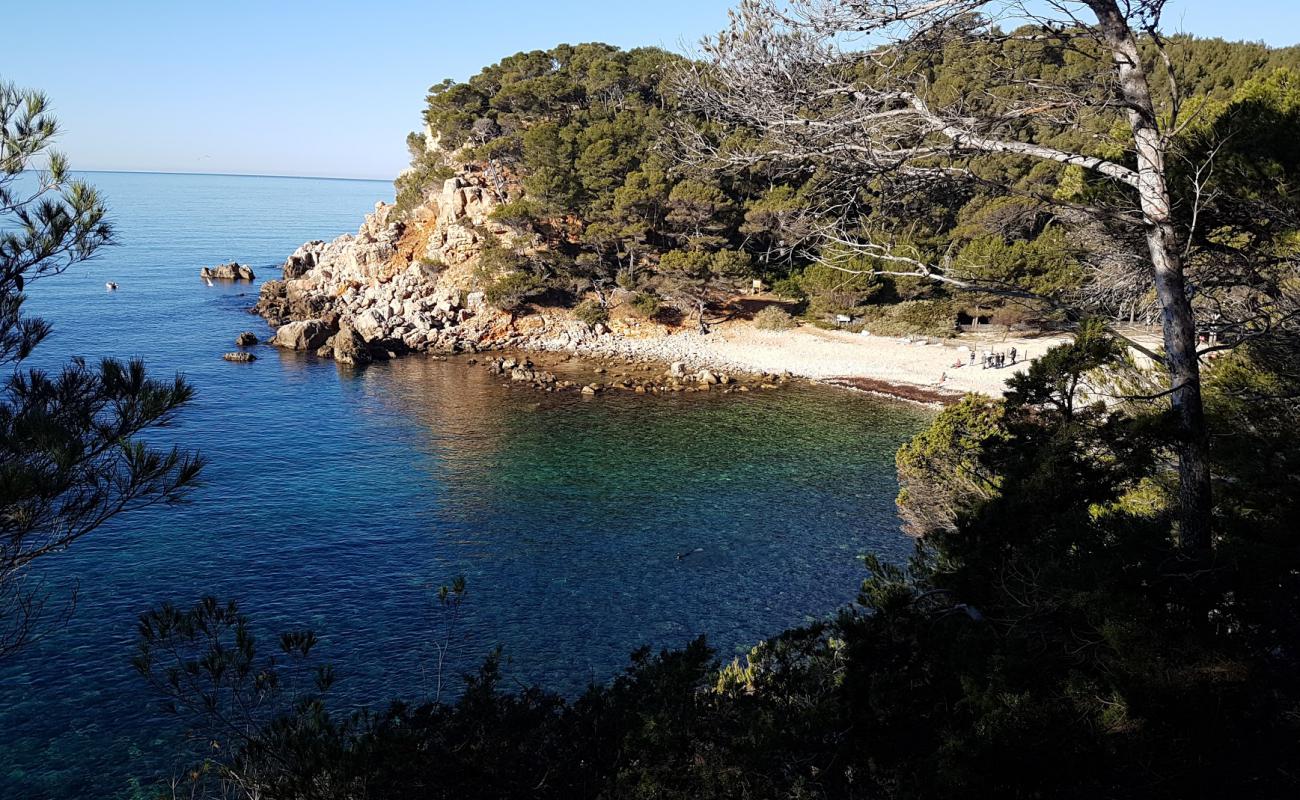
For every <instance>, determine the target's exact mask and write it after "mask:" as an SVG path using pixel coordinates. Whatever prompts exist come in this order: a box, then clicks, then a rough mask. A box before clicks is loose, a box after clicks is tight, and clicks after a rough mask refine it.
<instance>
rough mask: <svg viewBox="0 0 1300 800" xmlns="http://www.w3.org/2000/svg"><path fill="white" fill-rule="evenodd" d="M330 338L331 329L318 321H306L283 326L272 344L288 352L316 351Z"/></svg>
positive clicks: (276, 333)
mask: <svg viewBox="0 0 1300 800" xmlns="http://www.w3.org/2000/svg"><path fill="white" fill-rule="evenodd" d="M329 337H330V329H329V327H328V326H326V325H325V323H324V322H322V321H321V320H318V319H305V320H301V321H299V322H290V323H288V324H285V325H281V326H280V329H279V330H277V331H276V332H275V338H274V339H272V340H271V344H273V345H275V346H276V347H283V348H286V349H288V350H316V349H317V348H319V347H320V346H321V345H323V344H325V340H326V339H328V338H329Z"/></svg>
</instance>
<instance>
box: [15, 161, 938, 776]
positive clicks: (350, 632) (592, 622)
mask: <svg viewBox="0 0 1300 800" xmlns="http://www.w3.org/2000/svg"><path fill="white" fill-rule="evenodd" d="M87 177H89V178H90V179H91V180H92V181H93V182H94V183H95V184H96V185H97V186H99V187H100V188H101V190H103V191H104V192H105V193H106V194H107V196H108V199H109V202H110V204H111V207H112V209H113V212H114V216H115V219H116V221H117V224H118V229H119V235H120V239H121V245H120V246H119V247H116V248H113V249H112V250H111V251H110V252H108V253H106V254H105V255H104V256H103V257H101V258H99V259H98V260H96V261H95V262H93V263H92V264H89V265H81V266H78V267H75V268H74V269H73V270H71V271H70V272H69V273H67V274H65V275H63V276H60V277H57V278H52V279H50V280H46V281H41V282H37V283H36V284H34V285H33V286H32V287H31V288H30V294H31V299H30V301H29V310H30V311H31V312H32V313H38V314H40V315H42V316H45V317H46V318H47V319H49V320H50V321H51V322H53V323H54V325H55V334H54V335H53V336H52V337H51V338H50V339H49V340H48V341H47V342H46V344H44V345H43V346H42V347H41V349H40V350H39V351H38V355H37V357H36V358H34V359H33V361H34V362H38V363H39V364H40V365H44V366H55V365H57V364H59V363H61V362H62V361H63V360H65V359H66V358H67V357H69V356H72V355H83V356H86V357H88V358H98V357H101V356H106V355H111V356H120V357H128V356H136V355H139V356H143V357H144V358H145V359H146V361H147V363H148V364H149V366H150V368H151V369H152V370H153V371H154V372H155V373H157V374H170V373H171V372H176V371H179V372H183V373H185V374H186V375H187V376H188V378H189V379H190V381H191V382H192V383H193V384H194V385H195V386H196V388H197V389H198V399H197V400H196V401H195V402H194V403H193V405H192V407H190V408H189V409H187V410H186V411H185V413H184V415H183V418H182V421H181V422H180V424H178V425H177V426H175V427H174V428H171V429H169V430H166V431H163V432H162V433H161V435H160V436H157V437H155V438H157V439H158V440H159V441H164V442H176V443H178V444H180V445H182V446H184V447H188V448H194V449H198V450H201V451H202V452H203V453H204V454H205V455H206V456H207V457H208V458H209V460H210V462H211V465H210V466H209V468H208V469H207V471H206V474H205V485H204V486H203V487H202V488H201V489H200V490H198V491H197V492H196V493H195V494H194V495H193V500H192V502H190V503H188V504H186V505H184V506H182V507H180V508H156V509H150V510H147V511H142V512H137V513H134V514H132V515H129V516H126V517H123V518H120V519H118V520H115V521H114V522H113V523H111V524H110V525H108V526H106V527H104V528H103V529H101V530H99V531H96V532H95V533H94V534H93V535H91V536H90V537H88V538H86V539H84V540H82V541H81V542H78V543H77V544H76V545H75V546H74V547H73V548H72V549H71V550H69V551H68V552H66V553H62V554H59V555H57V556H54V557H51V558H48V559H46V560H45V563H43V564H42V565H41V569H40V577H43V578H44V579H46V580H47V582H48V585H49V587H50V588H51V591H52V592H53V597H54V598H56V599H58V598H62V597H66V596H67V594H68V592H69V591H70V590H71V588H72V587H73V585H74V584H75V585H76V586H77V588H78V592H79V602H78V607H77V609H76V612H75V615H74V616H73V617H72V619H71V621H70V622H69V623H68V624H67V625H66V626H65V627H63V628H61V629H58V630H56V631H54V632H52V633H51V634H50V635H48V636H47V637H46V638H44V639H43V640H41V641H39V642H38V643H36V644H35V645H33V646H31V647H29V648H28V649H26V650H25V651H23V652H22V653H20V654H19V655H18V656H17V657H14V658H12V659H10V660H9V661H8V662H7V663H0V797H3V798H11V797H12V798H28V797H32V798H38V797H57V798H62V797H131V796H133V795H134V792H135V790H134V788H133V786H134V785H135V781H141V782H145V783H147V782H148V781H150V780H151V779H152V778H153V777H156V776H157V775H158V774H160V772H161V773H165V772H166V771H167V770H170V769H172V762H171V761H170V760H169V759H168V757H167V756H168V754H169V753H170V752H173V751H174V749H175V738H174V737H175V736H176V728H175V725H174V723H173V722H171V721H170V720H168V719H167V718H165V717H162V716H160V715H159V714H158V713H156V711H155V710H154V709H153V705H152V700H153V697H152V695H151V694H150V693H149V692H148V690H147V689H146V687H145V686H144V684H143V682H142V681H141V680H140V678H139V677H138V676H136V675H135V674H134V672H133V671H132V669H131V667H130V665H129V659H130V657H131V653H132V645H133V636H134V622H135V619H136V616H137V615H138V614H139V613H140V612H142V611H144V610H146V609H148V608H149V607H150V606H152V605H154V604H157V603H159V602H162V601H164V600H170V601H174V602H176V603H178V604H188V603H191V602H193V601H194V600H195V599H197V598H199V597H200V596H202V595H204V594H215V595H217V596H219V597H222V598H230V599H235V600H238V601H239V602H240V604H241V606H242V607H243V609H244V610H245V611H247V612H249V613H250V614H251V615H252V616H253V617H254V618H255V620H256V622H257V625H258V627H259V629H261V630H274V629H278V628H281V627H290V626H292V627H311V628H314V629H315V630H316V631H318V632H319V633H320V634H321V635H322V637H323V643H322V645H321V646H320V649H319V653H320V654H321V655H322V656H323V657H324V658H325V659H327V660H329V661H331V662H333V663H334V664H336V665H337V667H338V671H339V673H340V675H341V682H340V684H339V687H338V694H339V698H338V699H339V701H340V702H344V703H351V704H355V703H372V704H373V703H379V702H382V701H383V700H385V699H386V698H389V697H392V696H396V695H405V696H420V695H426V694H427V693H428V692H429V691H430V689H431V686H430V683H431V680H432V679H431V677H430V663H431V660H432V654H433V648H432V645H431V644H430V641H431V635H432V633H433V632H434V631H435V630H438V629H440V628H439V626H440V622H439V619H438V618H437V616H436V614H435V613H434V611H433V607H434V605H435V603H434V599H433V595H434V591H435V590H436V587H437V586H439V585H441V584H442V583H445V582H447V581H448V580H449V579H450V578H451V577H453V576H455V575H458V574H463V575H465V576H466V579H467V581H468V585H469V590H470V599H469V601H468V605H467V607H466V613H465V616H464V619H463V621H462V622H461V623H460V624H461V629H462V630H463V631H464V632H465V633H466V634H467V636H468V639H469V641H468V642H467V643H466V644H465V646H464V647H463V648H462V649H461V651H460V657H459V659H458V663H457V664H456V668H457V669H468V668H470V667H472V666H473V665H474V664H475V663H476V662H477V660H478V659H479V658H481V656H482V655H483V654H485V653H486V652H487V651H488V650H490V649H491V648H492V647H494V646H497V645H500V646H501V647H502V648H503V652H504V656H505V657H506V658H507V659H508V664H507V671H508V674H509V675H510V676H512V677H513V678H516V679H518V680H519V681H522V682H525V683H530V682H540V683H543V684H545V685H548V686H550V687H553V688H556V689H560V690H564V691H575V690H577V689H580V688H581V687H582V686H583V685H585V684H586V683H587V682H588V681H591V680H595V681H604V680H607V679H608V678H610V677H611V676H612V675H614V674H615V673H616V672H617V671H618V670H619V669H620V668H621V667H622V666H623V665H624V664H625V663H626V659H627V654H628V653H629V652H630V651H631V650H632V649H633V648H635V647H637V646H638V645H641V644H647V643H648V644H653V645H662V646H673V645H681V644H683V643H685V642H686V641H688V640H689V639H691V638H693V637H694V636H696V635H698V634H707V635H708V637H709V638H710V640H711V641H712V642H713V643H714V645H715V646H716V647H717V648H718V649H719V653H720V655H722V656H726V657H729V656H730V655H731V654H732V653H734V652H737V651H741V650H744V649H747V647H748V646H749V645H750V644H752V643H753V642H754V641H756V640H757V639H759V638H761V637H763V636H765V635H768V634H772V633H775V632H777V631H779V630H781V629H783V628H785V627H789V626H791V625H796V624H799V623H802V622H804V621H806V620H809V619H813V618H818V617H821V616H824V615H826V614H827V613H829V612H831V611H832V610H833V609H835V608H836V607H838V606H840V605H842V604H844V603H846V602H849V601H851V600H852V598H853V596H854V594H855V592H856V589H857V585H858V583H859V582H860V580H861V578H862V567H861V564H860V560H859V558H860V556H861V555H862V554H864V553H867V552H877V553H882V554H884V555H886V556H888V557H891V558H903V557H905V556H906V554H907V552H908V551H909V545H908V543H907V541H906V540H905V539H904V538H903V537H902V536H901V534H899V533H898V522H897V519H896V517H895V513H894V507H893V496H894V493H895V491H896V486H895V478H894V468H893V463H894V462H893V454H894V451H895V450H896V449H897V447H898V445H899V444H900V443H901V442H902V441H903V440H904V439H905V438H906V437H908V436H910V435H911V434H912V433H914V432H915V431H916V430H917V429H918V428H919V427H920V426H921V425H923V424H924V422H925V420H926V419H927V418H928V412H926V411H924V410H922V409H918V408H915V407H911V406H907V405H903V404H899V403H893V402H889V401H883V400H877V399H873V398H868V397H863V396H858V395H853V394H849V393H846V392H842V391H838V390H831V389H820V388H813V387H802V388H791V389H788V390H782V391H778V392H762V393H757V392H756V393H750V394H748V395H730V396H726V397H721V396H708V395H689V396H675V397H668V398H655V397H650V398H647V397H636V396H614V395H610V396H602V397H598V398H594V399H592V398H587V399H584V398H581V397H579V396H571V395H570V396H563V397H561V396H551V395H540V394H536V393H532V392H529V391H526V390H521V389H518V388H507V387H502V386H501V385H500V384H499V382H498V380H497V379H493V378H491V377H490V376H489V375H488V374H487V373H486V372H485V371H484V370H482V369H481V368H476V367H470V366H467V365H465V364H463V363H459V362H456V361H451V362H439V361H432V360H426V359H423V358H409V359H404V360H400V361H396V362H391V363H387V364H379V365H374V366H372V367H370V368H368V369H366V370H364V371H361V372H358V373H351V372H344V371H340V370H339V369H337V368H336V366H335V365H334V364H333V362H329V361H318V360H316V359H315V358H313V357H311V356H305V355H301V354H292V353H279V352H277V351H273V350H271V349H269V348H259V349H258V350H257V352H258V354H259V356H260V360H259V361H257V362H255V363H253V364H230V363H226V362H224V361H222V360H221V359H220V355H221V353H223V352H225V351H228V350H231V349H233V347H232V341H233V338H234V336H235V334H237V333H238V332H239V331H241V330H253V331H255V332H257V333H258V334H259V336H261V335H264V334H265V333H266V328H265V326H264V325H263V324H262V323H261V321H260V320H258V319H257V318H255V317H252V316H250V315H249V314H247V313H246V311H245V309H246V308H247V307H248V306H249V305H251V303H252V297H253V294H254V293H255V291H256V289H255V288H251V289H250V288H249V287H248V286H246V285H241V286H231V285H226V286H217V287H212V288H209V287H206V286H204V284H203V283H202V282H201V281H200V280H199V279H198V277H197V274H198V269H199V267H200V266H201V265H203V264H211V263H216V262H218V261H225V260H229V259H232V258H234V259H238V260H240V261H243V262H246V263H250V264H252V265H254V268H255V269H256V270H257V272H258V276H259V280H260V279H261V278H264V277H272V276H274V273H275V272H276V266H275V265H276V264H277V263H278V262H279V261H281V260H283V258H284V257H285V255H287V254H288V253H289V252H291V251H292V250H293V249H294V248H295V247H296V246H297V245H298V244H300V243H302V242H303V241H305V240H308V239H312V238H332V237H333V236H336V235H338V234H339V233H343V232H347V231H354V230H355V229H356V227H357V225H358V223H359V221H360V217H361V215H362V214H363V213H364V212H365V211H367V210H369V209H370V207H371V206H372V205H373V204H374V202H375V201H376V200H380V199H386V198H388V197H389V196H390V195H391V186H390V185H389V184H386V183H379V182H363V181H329V180H309V179H283V178H250V177H234V176H191V175H145V174H117V173H99V174H92V175H88V176H87ZM107 280H113V281H116V282H117V283H118V284H119V286H120V288H119V289H118V291H117V292H114V293H109V292H107V291H106V290H105V288H104V282H105V281H107ZM679 554H689V555H687V556H686V557H685V558H680V559H679V558H678V556H679Z"/></svg>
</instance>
